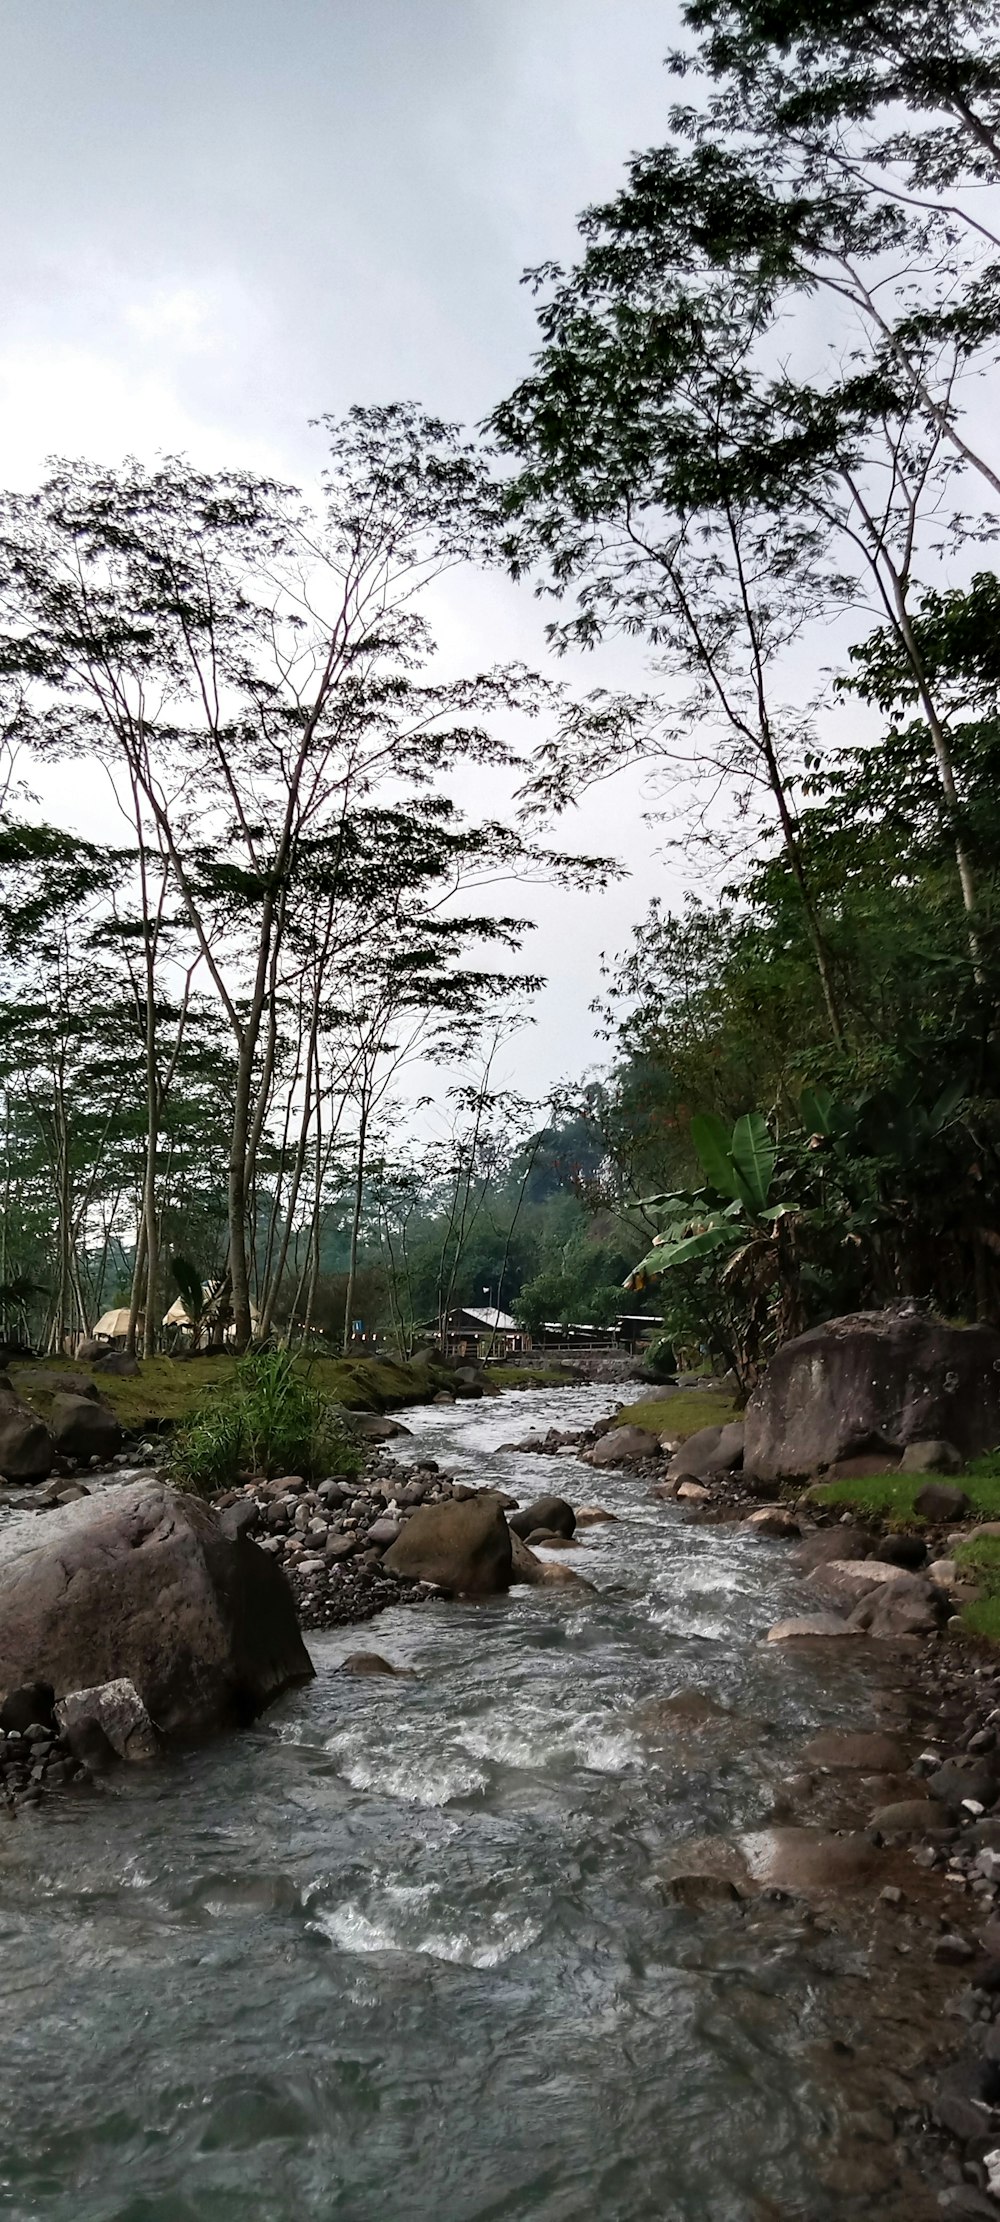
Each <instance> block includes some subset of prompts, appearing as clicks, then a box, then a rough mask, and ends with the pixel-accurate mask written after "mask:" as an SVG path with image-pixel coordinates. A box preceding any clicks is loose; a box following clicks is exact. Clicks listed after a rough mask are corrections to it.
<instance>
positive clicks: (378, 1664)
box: [340, 1651, 412, 1675]
mask: <svg viewBox="0 0 1000 2222" xmlns="http://www.w3.org/2000/svg"><path fill="white" fill-rule="evenodd" d="M340 1671H341V1674H362V1675H363V1674H399V1675H403V1674H409V1673H411V1672H412V1669H411V1668H409V1667H398V1666H393V1663H392V1660H391V1659H383V1657H382V1653H381V1651H349V1652H348V1654H347V1657H346V1659H341V1662H340Z"/></svg>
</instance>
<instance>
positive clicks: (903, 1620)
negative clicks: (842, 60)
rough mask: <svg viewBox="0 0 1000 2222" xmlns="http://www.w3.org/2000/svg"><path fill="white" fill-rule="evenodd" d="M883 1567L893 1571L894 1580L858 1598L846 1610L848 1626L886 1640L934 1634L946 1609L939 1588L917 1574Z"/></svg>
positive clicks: (888, 1571) (887, 1570)
mask: <svg viewBox="0 0 1000 2222" xmlns="http://www.w3.org/2000/svg"><path fill="white" fill-rule="evenodd" d="M884 1571H885V1572H886V1573H895V1574H896V1580H895V1581H890V1582H884V1583H883V1584H882V1586H881V1588H879V1589H871V1590H869V1592H868V1595H867V1597H861V1598H859V1600H858V1603H857V1604H856V1605H855V1607H854V1611H853V1612H852V1613H851V1614H850V1624H851V1627H852V1628H860V1629H863V1630H864V1632H865V1633H866V1634H867V1635H869V1636H875V1637H877V1638H879V1639H881V1640H883V1641H887V1642H892V1641H894V1640H896V1639H898V1638H899V1637H901V1636H932V1635H934V1634H935V1632H936V1630H937V1629H938V1628H939V1627H940V1625H941V1622H942V1619H943V1618H944V1614H945V1611H946V1609H947V1606H946V1600H945V1598H944V1597H943V1596H942V1594H941V1592H940V1590H938V1589H935V1587H934V1585H933V1583H931V1582H928V1581H925V1580H924V1578H923V1576H922V1575H920V1574H905V1573H903V1572H902V1570H901V1569H897V1568H894V1567H887V1568H885V1569H884Z"/></svg>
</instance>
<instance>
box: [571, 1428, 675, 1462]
mask: <svg viewBox="0 0 1000 2222" xmlns="http://www.w3.org/2000/svg"><path fill="white" fill-rule="evenodd" d="M659 1455H660V1438H659V1436H658V1435H651V1434H650V1432H649V1429H648V1428H646V1427H612V1428H609V1430H608V1432H607V1434H605V1435H601V1436H599V1437H598V1440H597V1442H596V1443H595V1444H594V1447H593V1450H589V1451H588V1452H587V1463H588V1465H591V1466H628V1465H630V1464H631V1462H632V1460H633V1459H640V1458H658V1457H659Z"/></svg>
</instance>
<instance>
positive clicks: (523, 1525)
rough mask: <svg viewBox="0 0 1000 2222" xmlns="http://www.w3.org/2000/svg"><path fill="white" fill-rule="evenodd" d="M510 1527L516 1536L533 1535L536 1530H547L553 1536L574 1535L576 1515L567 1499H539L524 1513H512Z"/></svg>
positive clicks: (528, 1506) (525, 1509)
mask: <svg viewBox="0 0 1000 2222" xmlns="http://www.w3.org/2000/svg"><path fill="white" fill-rule="evenodd" d="M510 1525H511V1527H512V1529H513V1531H514V1534H515V1535H521V1536H525V1537H527V1536H529V1535H533V1534H534V1532H535V1530H536V1528H547V1529H548V1530H549V1531H550V1532H551V1534H553V1535H566V1536H570V1535H572V1534H573V1532H574V1529H575V1527H576V1513H575V1512H574V1510H573V1507H572V1505H571V1504H567V1502H566V1499H565V1497H538V1498H537V1499H536V1501H535V1503H534V1504H529V1505H525V1508H524V1511H523V1512H512V1513H511V1517H510Z"/></svg>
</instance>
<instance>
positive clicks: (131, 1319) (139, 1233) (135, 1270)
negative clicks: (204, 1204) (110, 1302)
mask: <svg viewBox="0 0 1000 2222" xmlns="http://www.w3.org/2000/svg"><path fill="white" fill-rule="evenodd" d="M145 1270H146V1210H145V1205H144V1204H143V1205H142V1206H141V1208H140V1211H139V1224H138V1227H137V1229H136V1237H135V1258H134V1260H133V1264H132V1291H131V1295H130V1297H129V1307H128V1332H127V1334H126V1337H125V1348H126V1350H127V1351H128V1354H129V1357H130V1358H134V1357H135V1343H136V1334H137V1331H138V1326H139V1313H140V1311H141V1310H142V1284H143V1279H144V1276H145Z"/></svg>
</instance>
